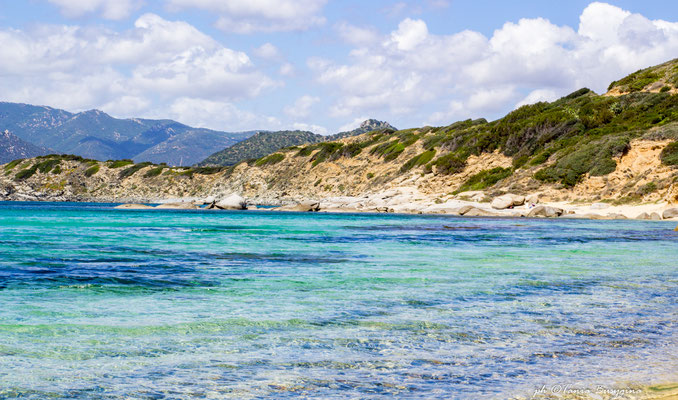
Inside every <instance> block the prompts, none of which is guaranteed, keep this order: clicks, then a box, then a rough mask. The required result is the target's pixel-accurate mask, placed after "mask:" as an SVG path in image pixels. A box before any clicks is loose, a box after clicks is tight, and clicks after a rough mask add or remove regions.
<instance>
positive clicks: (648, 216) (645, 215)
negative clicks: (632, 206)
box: [636, 212, 650, 220]
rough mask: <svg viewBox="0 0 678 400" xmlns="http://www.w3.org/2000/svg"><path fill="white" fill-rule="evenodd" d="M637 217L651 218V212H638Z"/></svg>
mask: <svg viewBox="0 0 678 400" xmlns="http://www.w3.org/2000/svg"><path fill="white" fill-rule="evenodd" d="M636 219H644V220H649V219H650V214H648V213H646V212H644V213H640V214H638V216H637V217H636Z"/></svg>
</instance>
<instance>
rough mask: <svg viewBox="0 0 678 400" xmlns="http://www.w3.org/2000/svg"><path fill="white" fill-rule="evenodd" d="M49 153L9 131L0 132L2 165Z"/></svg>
mask: <svg viewBox="0 0 678 400" xmlns="http://www.w3.org/2000/svg"><path fill="white" fill-rule="evenodd" d="M48 153H49V150H47V149H45V148H42V147H38V146H34V145H32V144H30V143H27V142H25V141H23V140H21V139H20V138H19V137H17V136H16V135H13V134H11V133H10V132H9V131H7V130H6V131H4V132H0V163H2V164H4V163H7V162H10V161H12V160H16V159H17V158H28V157H36V156H41V155H44V154H48Z"/></svg>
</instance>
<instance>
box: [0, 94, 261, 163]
mask: <svg viewBox="0 0 678 400" xmlns="http://www.w3.org/2000/svg"><path fill="white" fill-rule="evenodd" d="M0 129H2V130H4V129H7V130H9V131H10V132H12V133H14V134H15V135H16V136H18V137H19V138H21V139H22V140H24V141H25V142H28V143H31V144H33V145H36V146H38V147H47V148H51V149H54V150H55V151H57V152H60V153H68V154H77V155H80V156H82V157H85V158H92V159H98V160H107V159H124V158H131V159H135V160H137V161H152V162H158V163H159V162H165V163H168V164H176V165H178V164H179V163H181V162H183V165H192V164H194V163H196V162H198V161H200V160H203V159H204V158H205V157H207V156H208V155H209V154H211V153H213V152H214V149H218V148H223V147H226V146H230V145H232V144H234V143H236V142H238V141H240V140H243V139H246V138H248V137H249V136H251V135H252V134H253V133H254V132H241V133H229V132H219V131H213V130H209V129H199V128H192V127H190V126H186V125H183V124H180V123H178V122H175V121H171V120H149V119H117V118H113V117H111V116H110V115H108V114H106V113H104V112H102V111H98V110H90V111H85V112H81V113H77V114H73V113H69V112H67V111H64V110H58V109H54V108H50V107H40V106H32V105H28V104H16V103H4V102H0Z"/></svg>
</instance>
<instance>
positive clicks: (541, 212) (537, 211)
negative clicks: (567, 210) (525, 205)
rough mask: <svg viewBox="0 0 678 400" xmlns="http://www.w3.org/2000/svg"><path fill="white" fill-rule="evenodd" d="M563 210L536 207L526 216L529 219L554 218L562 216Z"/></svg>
mask: <svg viewBox="0 0 678 400" xmlns="http://www.w3.org/2000/svg"><path fill="white" fill-rule="evenodd" d="M563 212H564V211H563V209H562V208H557V207H551V206H537V207H535V208H533V209H532V210H530V212H529V213H528V214H527V216H528V217H529V218H536V217H542V218H555V217H560V216H561V215H563Z"/></svg>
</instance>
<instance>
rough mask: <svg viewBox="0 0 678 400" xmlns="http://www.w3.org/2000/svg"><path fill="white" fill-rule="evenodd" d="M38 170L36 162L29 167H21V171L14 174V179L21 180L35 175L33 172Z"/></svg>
mask: <svg viewBox="0 0 678 400" xmlns="http://www.w3.org/2000/svg"><path fill="white" fill-rule="evenodd" d="M37 170H38V167H37V164H36V165H33V166H32V167H30V168H26V169H22V170H21V171H19V172H17V174H16V175H14V180H15V181H23V180H26V179H28V178H30V177H31V176H33V175H35V172H36V171H37Z"/></svg>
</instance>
